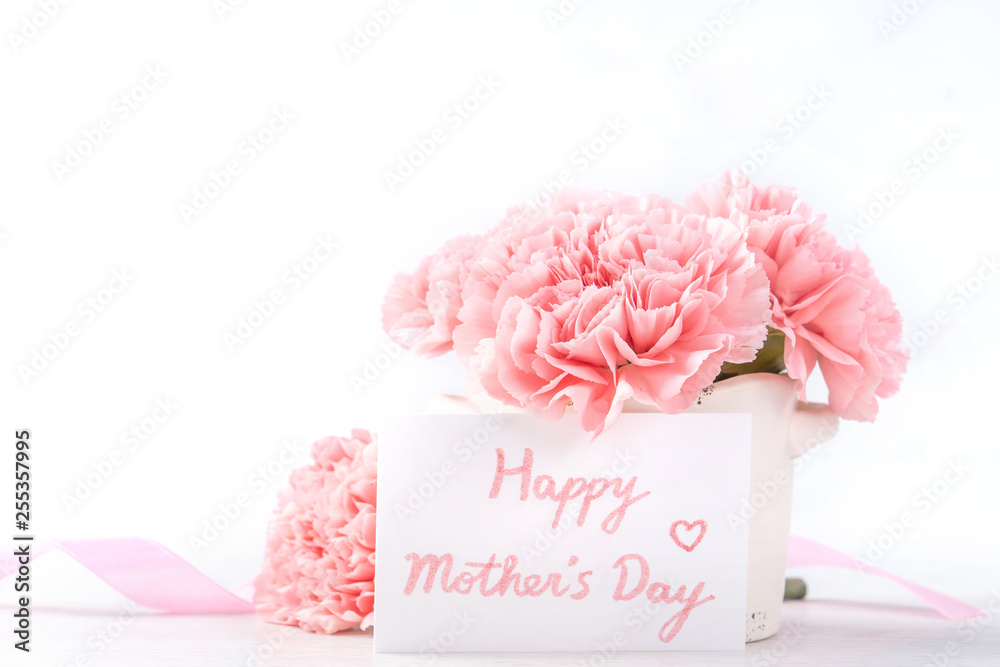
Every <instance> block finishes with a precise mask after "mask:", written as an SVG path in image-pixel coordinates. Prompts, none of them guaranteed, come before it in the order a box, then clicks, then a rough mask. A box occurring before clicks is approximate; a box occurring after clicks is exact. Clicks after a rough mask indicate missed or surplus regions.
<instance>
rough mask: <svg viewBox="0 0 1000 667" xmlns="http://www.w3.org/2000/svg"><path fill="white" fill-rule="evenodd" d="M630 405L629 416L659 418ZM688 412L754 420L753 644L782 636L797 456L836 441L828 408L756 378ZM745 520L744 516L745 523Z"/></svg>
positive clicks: (715, 388) (479, 408)
mask: <svg viewBox="0 0 1000 667" xmlns="http://www.w3.org/2000/svg"><path fill="white" fill-rule="evenodd" d="M428 409H429V411H432V412H484V411H491V412H498V411H499V412H522V410H520V409H518V408H510V407H507V406H503V405H501V404H499V403H497V402H496V401H493V400H492V399H489V398H488V397H485V396H480V397H472V398H470V399H466V398H459V397H454V396H439V397H436V398H435V399H434V400H432V401H431V404H430V405H429V406H428ZM656 411H657V410H656V408H655V407H654V406H650V405H644V404H642V403H638V402H637V401H628V402H627V403H626V404H625V407H624V412H656ZM688 412H697V413H727V412H739V413H750V414H751V415H753V426H752V442H751V455H750V497H749V498H748V499H747V505H746V506H745V508H743V513H744V514H745V515H746V519H747V521H748V523H749V534H750V537H749V540H750V541H749V545H748V558H749V563H748V570H747V625H746V640H747V642H752V641H758V640H760V639H766V638H767V637H770V636H772V635H773V634H775V633H776V632H777V631H778V627H779V624H780V618H781V602H782V600H783V599H784V592H785V557H786V552H787V550H788V533H789V522H790V520H791V509H792V505H791V501H792V473H793V464H794V461H795V459H796V458H797V457H799V456H801V455H802V454H804V453H805V452H807V451H809V450H810V449H811V448H812V447H815V446H816V445H818V444H820V443H822V442H825V441H827V440H829V439H830V438H832V437H833V436H834V435H836V434H837V428H838V420H837V418H836V417H835V416H834V415H833V413H832V412H831V411H830V408H829V406H826V405H819V404H815V403H804V402H802V401H799V400H798V398H797V397H796V392H795V383H794V382H793V381H792V380H791V379H789V378H788V376H786V375H775V374H771V373H752V374H749V375H738V376H736V377H733V378H730V379H728V380H723V381H722V382H717V383H715V384H713V385H711V386H709V387H708V388H706V389H705V390H703V391H702V393H701V396H700V397H699V398H698V401H697V403H696V404H695V405H693V406H691V407H690V408H689V409H688ZM740 518H741V519H742V515H741V516H740Z"/></svg>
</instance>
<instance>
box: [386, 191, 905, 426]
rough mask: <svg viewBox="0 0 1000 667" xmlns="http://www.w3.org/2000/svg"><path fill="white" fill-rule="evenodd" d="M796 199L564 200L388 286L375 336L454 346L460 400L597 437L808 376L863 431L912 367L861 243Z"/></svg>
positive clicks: (715, 195)
mask: <svg viewBox="0 0 1000 667" xmlns="http://www.w3.org/2000/svg"><path fill="white" fill-rule="evenodd" d="M823 222H824V216H823V215H817V214H814V213H813V211H812V208H811V207H810V206H809V204H807V203H806V202H805V201H804V200H802V199H800V198H799V196H798V195H797V193H796V192H795V191H794V190H791V189H788V188H782V187H776V186H771V187H766V188H760V187H757V186H755V185H753V184H751V183H750V182H749V181H748V179H747V178H746V177H745V176H744V175H743V174H742V173H741V172H738V171H736V172H732V173H727V174H724V175H723V176H722V177H721V178H719V179H718V180H716V181H714V182H712V183H709V184H706V185H704V186H702V187H700V188H698V189H697V190H696V191H695V192H694V193H693V194H691V195H690V196H688V197H687V199H686V200H685V201H684V203H683V204H679V203H675V202H673V201H671V200H670V199H667V198H665V197H660V196H657V195H646V196H633V195H622V194H617V193H610V192H601V191H587V192H566V193H560V194H559V195H557V196H556V197H555V198H554V199H553V200H552V201H550V202H549V204H548V205H547V206H545V207H544V208H541V209H528V208H517V209H512V210H511V211H509V212H508V214H507V216H506V218H505V219H504V220H502V221H501V222H500V224H499V225H497V226H496V227H494V228H493V229H492V230H490V231H489V232H487V233H485V234H481V235H478V236H463V237H459V238H457V239H454V240H452V241H449V242H448V243H446V244H445V245H444V247H443V248H441V249H440V250H439V251H438V252H436V253H434V254H432V255H430V256H428V257H427V258H425V259H424V260H423V261H422V262H421V263H420V266H419V267H417V270H416V271H415V272H413V273H410V274H400V275H398V276H397V277H396V278H395V281H394V282H393V285H392V287H391V288H390V290H389V293H388V295H387V297H386V300H385V303H384V306H383V326H384V327H385V330H386V331H387V333H388V334H389V335H390V337H392V338H393V339H394V340H395V341H396V342H398V343H399V344H400V345H402V346H403V347H405V348H409V349H412V350H413V351H414V352H415V353H417V354H420V355H424V356H436V355H440V354H444V353H446V352H449V351H452V350H454V352H455V353H456V354H457V355H458V358H459V359H460V360H461V361H462V362H463V364H464V365H465V366H466V367H467V368H468V370H469V375H468V379H469V383H468V384H469V390H470V392H471V393H475V392H478V391H483V392H485V393H486V394H488V395H489V396H490V397H492V398H493V399H496V400H498V401H501V402H502V403H504V404H507V405H510V406H516V407H521V408H525V409H527V410H529V411H531V412H532V413H535V414H538V415H540V416H543V417H547V418H559V417H561V416H562V415H563V414H564V412H565V411H566V409H567V407H570V406H572V408H573V409H574V410H575V412H576V413H578V414H579V417H580V423H581V424H582V426H583V428H584V429H586V430H587V431H591V432H594V433H595V434H599V433H601V432H602V431H603V430H604V429H606V428H608V427H610V426H611V425H612V424H613V423H614V421H615V419H616V417H617V416H618V415H619V414H620V413H621V410H622V406H623V404H624V403H625V401H627V400H629V399H634V400H635V401H638V402H640V403H644V404H647V405H651V406H655V407H656V408H658V409H659V410H661V411H663V412H665V413H677V412H681V411H683V410H685V409H687V408H688V407H690V406H691V405H692V403H694V401H695V400H696V399H697V397H698V395H699V393H700V392H701V391H702V390H703V389H705V388H706V387H708V386H709V385H711V384H712V383H713V382H716V381H721V380H724V379H727V378H730V377H733V376H734V375H740V374H746V373H756V372H766V373H787V375H788V376H789V377H790V378H791V379H792V380H794V381H795V382H796V385H797V388H798V393H799V398H800V399H802V400H805V399H806V381H807V380H808V378H809V376H810V375H811V374H812V372H813V371H814V370H815V369H816V368H817V367H819V369H820V371H821V372H822V374H823V378H824V380H825V381H826V384H827V387H828V389H829V402H830V406H831V407H832V409H833V411H834V413H835V414H837V415H838V416H841V417H845V418H847V419H854V420H861V421H872V420H874V418H875V415H876V413H877V412H878V400H877V399H878V398H880V397H881V398H884V397H887V396H891V395H892V394H894V393H895V392H896V391H897V390H898V388H899V379H900V375H901V374H902V372H903V370H904V368H905V365H906V360H907V355H906V353H905V351H903V350H902V349H901V347H900V335H901V318H900V315H899V312H898V310H897V309H896V307H895V305H894V304H893V302H892V299H891V297H890V295H889V291H888V289H886V287H885V286H884V285H883V284H882V283H880V282H879V281H878V279H877V278H876V277H875V275H874V272H873V271H872V269H871V267H870V265H869V262H868V259H867V257H866V256H865V255H864V253H863V252H862V251H861V250H859V249H856V248H854V249H847V248H843V247H841V246H839V245H838V244H837V242H836V239H835V238H834V236H833V234H831V233H830V232H829V231H828V230H827V229H826V228H825V227H824V224H823Z"/></svg>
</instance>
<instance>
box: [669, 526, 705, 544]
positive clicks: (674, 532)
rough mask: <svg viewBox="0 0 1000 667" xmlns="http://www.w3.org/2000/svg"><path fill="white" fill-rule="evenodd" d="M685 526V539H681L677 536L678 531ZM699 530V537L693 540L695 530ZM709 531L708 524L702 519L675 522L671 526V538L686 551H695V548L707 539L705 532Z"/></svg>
mask: <svg viewBox="0 0 1000 667" xmlns="http://www.w3.org/2000/svg"><path fill="white" fill-rule="evenodd" d="M681 526H683V528H682V530H683V532H684V539H681V538H680V536H678V535H677V529H678V528H679V527H681ZM696 528H698V529H699V530H698V536H697V537H695V538H694V540H692V539H691V538H692V537H693V536H694V530H695V529H696ZM707 530H708V524H707V523H705V522H704V521H703V520H702V519H699V520H698V521H691V522H687V521H674V522H673V524H671V526H670V537H671V538H673V540H674V544H676V545H677V546H679V547H680V548H681V549H683V550H684V551H694V548H695V547H696V546H698V544H699V543H700V542H701V538H703V537H705V532H706V531H707Z"/></svg>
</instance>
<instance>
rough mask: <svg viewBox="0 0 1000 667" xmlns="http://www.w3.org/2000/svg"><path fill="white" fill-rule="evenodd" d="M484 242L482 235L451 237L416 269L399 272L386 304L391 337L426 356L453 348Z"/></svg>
mask: <svg viewBox="0 0 1000 667" xmlns="http://www.w3.org/2000/svg"><path fill="white" fill-rule="evenodd" d="M482 243H483V238H482V237H480V236H460V237H458V238H455V239H452V240H450V241H448V242H447V243H446V244H445V245H444V247H443V248H442V249H441V250H439V251H438V252H436V253H434V254H433V255H430V256H428V257H425V258H424V259H423V261H421V262H420V265H419V266H418V267H417V270H416V271H414V272H413V273H412V274H409V273H400V274H398V275H397V276H396V277H395V279H394V280H393V283H392V285H391V286H390V287H389V291H388V293H387V294H386V297H385V301H384V303H383V304H382V327H383V329H385V331H386V333H387V334H388V335H389V337H390V338H392V339H393V340H394V341H396V342H397V343H399V344H400V345H401V346H402V347H404V348H406V349H412V350H413V351H414V352H415V353H417V354H419V355H421V356H426V357H435V356H438V355H440V354H444V353H445V352H448V351H449V350H451V348H452V340H451V337H452V332H453V331H454V330H455V327H456V326H457V325H458V319H457V315H458V309H459V307H460V306H461V305H462V287H463V285H464V283H465V279H466V278H467V277H468V274H469V268H470V265H471V264H472V262H474V261H475V260H476V257H477V253H478V248H479V247H480V246H481V245H482Z"/></svg>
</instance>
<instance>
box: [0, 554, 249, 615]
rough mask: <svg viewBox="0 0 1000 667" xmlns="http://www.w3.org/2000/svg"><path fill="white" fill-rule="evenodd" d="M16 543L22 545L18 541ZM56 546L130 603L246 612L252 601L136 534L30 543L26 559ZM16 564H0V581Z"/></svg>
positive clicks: (204, 611)
mask: <svg viewBox="0 0 1000 667" xmlns="http://www.w3.org/2000/svg"><path fill="white" fill-rule="evenodd" d="M20 544H24V543H23V542H21V543H20ZM52 549H59V550H60V551H62V552H64V553H65V554H66V555H68V556H69V557H70V558H72V559H73V560H75V561H76V562H78V563H80V565H83V566H84V567H85V568H87V569H88V570H90V571H91V572H93V573H94V574H95V575H97V577H98V578H100V579H101V580H102V581H104V583H106V584H107V585H109V586H111V588H113V589H115V590H116V591H118V592H119V593H121V594H122V595H124V596H125V597H127V598H128V599H130V600H132V601H133V602H135V603H137V604H140V605H142V606H143V607H148V608H149V609H156V610H158V611H164V612H167V613H170V614H248V613H251V612H253V603H251V602H250V601H249V600H247V599H244V598H242V597H239V596H237V595H235V594H234V593H230V592H229V591H227V590H226V589H225V588H223V587H222V586H220V585H219V584H217V583H216V582H215V581H213V580H212V579H210V578H209V577H208V576H207V575H206V574H204V573H203V572H201V571H200V570H199V569H198V568H196V567H195V566H194V565H192V564H191V563H189V562H187V561H186V560H184V559H183V558H181V557H180V556H178V555H177V554H175V553H174V552H173V551H171V550H170V549H167V548H166V547H165V546H163V545H162V544H160V543H158V542H154V541H152V540H146V539H143V538H141V537H110V538H101V539H92V540H53V541H51V542H49V543H47V544H37V545H32V548H31V551H32V559H34V558H38V557H39V556H41V555H42V554H44V553H46V552H47V551H50V550H52ZM19 565H20V563H13V564H11V563H10V562H9V561H8V562H5V563H4V564H3V565H2V566H0V580H3V579H5V578H6V577H8V576H10V575H11V574H13V573H15V572H16V571H17V568H18V567H19Z"/></svg>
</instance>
